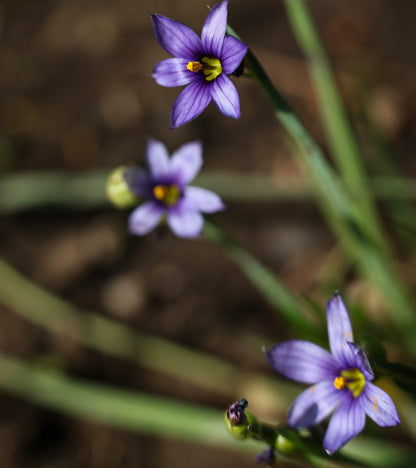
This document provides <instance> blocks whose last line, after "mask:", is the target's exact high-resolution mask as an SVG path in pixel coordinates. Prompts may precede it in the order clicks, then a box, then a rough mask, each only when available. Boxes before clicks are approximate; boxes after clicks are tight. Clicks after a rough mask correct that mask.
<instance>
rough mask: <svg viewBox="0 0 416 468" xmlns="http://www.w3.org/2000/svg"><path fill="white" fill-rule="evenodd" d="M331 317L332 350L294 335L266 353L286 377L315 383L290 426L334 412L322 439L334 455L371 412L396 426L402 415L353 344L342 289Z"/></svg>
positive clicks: (331, 307)
mask: <svg viewBox="0 0 416 468" xmlns="http://www.w3.org/2000/svg"><path fill="white" fill-rule="evenodd" d="M326 316H327V322H328V336H329V344H330V348H331V352H332V354H330V353H329V352H328V351H326V350H325V349H323V348H321V347H320V346H317V345H315V344H313V343H310V342H309V341H302V340H290V341H286V342H284V343H280V344H277V345H275V346H272V347H271V348H270V349H269V350H268V351H267V352H266V357H267V359H268V361H269V363H270V364H271V365H272V367H273V368H274V369H275V370H277V371H278V372H280V373H281V374H282V375H284V376H285V377H287V378H289V379H292V380H296V381H298V382H302V383H307V384H313V385H312V386H311V387H309V388H308V389H307V390H305V391H304V392H302V393H301V394H300V395H299V396H298V397H297V398H296V400H295V401H294V403H293V405H292V407H291V409H290V410H289V414H288V424H289V425H290V426H292V427H296V428H299V427H308V426H313V425H315V424H318V423H319V422H321V421H322V420H323V419H325V418H326V417H327V416H329V414H330V413H332V412H333V413H334V414H333V416H332V418H331V420H330V422H329V425H328V429H327V431H326V434H325V437H324V440H323V446H324V449H325V450H326V452H327V453H328V454H329V455H331V454H333V453H334V452H335V451H337V450H339V449H340V448H341V447H342V446H344V445H345V444H346V443H347V442H348V441H349V440H350V439H352V438H353V437H354V436H356V435H357V434H358V433H360V432H361V431H362V430H363V428H364V425H365V416H366V415H367V416H369V417H370V418H371V419H372V420H373V421H375V422H376V423H377V424H378V425H379V426H396V425H397V424H400V418H399V415H398V413H397V410H396V407H395V406H394V403H393V401H392V399H391V398H390V397H389V395H387V393H385V392H384V391H383V390H381V389H380V388H378V387H376V386H375V385H374V384H372V383H371V381H372V380H373V379H374V374H373V371H372V370H371V367H370V364H369V362H368V359H367V356H366V355H365V353H364V352H363V351H362V350H361V349H360V348H359V347H358V346H357V345H355V344H354V343H353V335H352V328H351V322H350V318H349V316H348V311H347V309H346V307H345V305H344V303H343V302H342V299H341V297H340V296H339V295H338V294H334V296H333V297H332V299H330V300H329V301H328V304H327V307H326Z"/></svg>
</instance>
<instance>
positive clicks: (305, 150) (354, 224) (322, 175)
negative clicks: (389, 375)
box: [228, 28, 416, 355]
mask: <svg viewBox="0 0 416 468" xmlns="http://www.w3.org/2000/svg"><path fill="white" fill-rule="evenodd" d="M228 32H229V33H230V34H233V35H235V36H236V37H237V38H238V36H237V35H236V34H235V33H234V31H232V29H231V28H228ZM246 66H247V67H248V68H249V69H250V70H251V71H252V73H253V75H254V76H255V78H256V81H257V82H258V84H259V85H260V87H261V89H262V90H263V92H264V93H265V95H266V97H267V98H268V100H269V101H270V103H271V105H272V107H273V110H274V114H275V116H276V118H277V119H278V120H279V121H280V123H281V124H282V125H283V127H284V128H285V129H286V130H287V132H288V133H289V135H290V136H291V137H292V140H293V145H294V148H295V154H296V156H297V157H298V158H299V160H300V162H301V163H302V164H303V165H304V166H305V167H306V168H307V170H308V172H309V175H310V177H311V182H312V183H313V187H314V190H315V193H316V195H317V197H318V201H319V206H320V207H321V209H322V210H323V212H324V214H325V217H326V219H327V221H328V222H329V224H330V225H331V227H332V229H333V230H334V233H335V234H336V235H337V237H338V238H339V239H340V241H341V243H342V245H343V246H344V248H345V249H346V250H347V252H348V253H349V254H350V256H351V258H352V259H354V261H355V262H356V263H357V266H358V268H359V269H360V270H361V272H362V274H364V275H365V276H366V277H368V278H369V279H370V280H371V281H372V282H373V283H374V284H375V285H376V286H377V287H378V289H379V291H380V292H382V293H384V295H385V298H386V301H387V302H388V303H389V305H390V311H391V315H390V317H391V320H392V321H393V322H394V323H395V325H396V327H397V329H398V330H400V331H401V334H402V337H403V342H404V343H405V344H406V346H407V347H408V349H409V351H410V352H412V353H413V355H416V342H415V340H414V336H415V334H416V315H415V308H414V305H413V303H412V300H411V298H410V294H409V292H408V291H407V289H406V288H405V286H404V285H403V283H402V282H401V280H400V278H399V277H398V275H397V273H396V272H395V271H394V269H393V267H392V259H391V258H390V256H389V255H388V252H387V249H386V248H385V247H384V242H383V239H382V238H381V237H380V235H379V234H375V232H374V229H373V227H374V226H372V224H371V222H369V221H370V220H369V218H368V217H367V216H366V213H365V211H363V210H361V205H360V204H359V203H356V202H355V201H354V200H353V199H351V197H350V196H349V195H348V193H347V192H346V190H345V188H344V187H343V185H342V184H341V182H340V180H339V178H338V177H337V176H336V175H335V174H334V172H333V170H332V169H331V168H330V166H329V164H328V163H327V161H326V159H325V157H324V155H323V153H322V150H321V149H320V148H319V146H318V145H317V144H316V143H315V142H314V140H313V139H312V137H311V136H310V135H309V133H308V131H307V130H306V128H305V127H304V126H303V124H302V123H301V121H300V120H299V119H298V117H297V116H296V115H295V114H294V112H293V111H292V110H291V109H290V107H289V105H288V103H287V102H286V101H285V100H284V99H283V97H282V96H281V95H280V94H279V93H278V92H277V90H276V88H275V87H274V86H273V84H272V82H271V81H270V79H269V77H268V76H267V74H266V73H265V71H264V69H263V68H262V66H261V65H260V63H259V62H258V60H257V59H256V57H255V56H254V55H253V53H252V52H251V51H250V50H249V51H248V52H247V55H246Z"/></svg>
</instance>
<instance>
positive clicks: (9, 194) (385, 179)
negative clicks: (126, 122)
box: [0, 170, 416, 215]
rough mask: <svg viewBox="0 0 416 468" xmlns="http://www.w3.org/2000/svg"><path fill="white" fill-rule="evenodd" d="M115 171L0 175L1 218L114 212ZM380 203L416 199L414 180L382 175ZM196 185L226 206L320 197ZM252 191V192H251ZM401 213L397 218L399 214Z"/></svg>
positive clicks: (249, 180)
mask: <svg viewBox="0 0 416 468" xmlns="http://www.w3.org/2000/svg"><path fill="white" fill-rule="evenodd" d="M109 174H110V172H109V171H107V170H103V171H86V172H83V173H82V174H74V173H71V172H68V171H36V172H24V173H9V174H4V175H1V176H0V215H6V214H13V213H21V212H24V211H27V210H31V209H32V210H33V209H44V208H45V207H48V206H56V207H60V208H66V209H71V210H87V209H89V210H95V209H98V208H106V207H109V206H110V205H109V202H108V201H107V199H106V194H105V186H106V182H107V179H108V176H109ZM369 183H370V187H371V190H372V193H373V194H374V196H375V197H377V198H378V199H380V200H397V201H400V200H406V199H408V200H415V199H416V181H415V179H412V178H404V177H393V176H385V175H379V176H374V177H372V178H371V179H370V181H369ZM195 185H198V186H201V187H205V188H207V189H210V190H213V191H214V192H216V193H218V195H220V196H221V198H222V199H224V200H226V201H249V202H253V201H254V202H258V201H295V202H296V201H299V202H303V201H305V200H309V199H310V197H311V195H313V194H314V193H315V190H314V189H313V186H312V184H311V182H310V181H309V180H307V179H302V178H299V179H296V180H290V179H289V180H288V179H287V177H286V176H284V177H281V176H279V175H274V176H273V177H270V176H267V175H262V174H251V173H250V174H243V173H235V172H218V171H205V172H203V173H201V174H200V175H199V176H198V177H197V178H196V179H195ZM248 186H250V190H247V187H248ZM393 214H395V213H393Z"/></svg>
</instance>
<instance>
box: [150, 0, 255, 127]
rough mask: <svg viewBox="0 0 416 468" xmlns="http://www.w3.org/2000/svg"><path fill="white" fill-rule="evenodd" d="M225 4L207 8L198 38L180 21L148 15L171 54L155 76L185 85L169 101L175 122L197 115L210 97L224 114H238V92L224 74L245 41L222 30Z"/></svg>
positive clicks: (237, 61)
mask: <svg viewBox="0 0 416 468" xmlns="http://www.w3.org/2000/svg"><path fill="white" fill-rule="evenodd" d="M227 4H228V1H227V0H224V1H223V2H222V3H219V4H218V5H216V6H215V7H214V8H213V9H212V10H211V11H210V12H209V14H208V16H207V18H206V20H205V23H204V26H203V27H202V32H201V38H199V37H198V35H197V34H196V33H195V32H194V31H192V29H190V28H188V26H185V25H184V24H182V23H178V22H177V21H174V20H172V19H170V18H166V17H165V16H160V15H152V22H153V29H154V32H155V36H156V39H157V41H158V42H159V44H160V45H161V46H162V47H163V48H164V49H165V50H166V51H167V52H169V54H171V55H172V56H173V57H174V58H169V59H166V60H162V62H160V63H158V64H157V65H156V66H155V68H154V69H153V75H152V76H153V78H155V80H156V82H157V83H158V84H160V85H162V86H167V87H175V86H183V85H188V86H187V87H186V88H185V89H184V90H183V91H182V92H181V93H180V94H179V96H178V97H177V98H176V101H175V102H174V104H173V106H172V111H171V124H172V127H173V128H177V127H179V126H181V125H184V124H186V123H188V122H189V121H190V120H192V119H194V118H195V117H197V116H198V115H199V114H200V113H201V112H202V111H203V110H204V109H205V108H206V107H207V106H208V104H209V103H210V102H211V99H212V100H213V101H214V102H215V104H216V105H217V107H218V109H219V110H220V111H221V112H222V113H223V114H224V115H227V116H229V117H234V118H236V119H238V118H239V117H240V100H239V97H238V93H237V90H236V88H235V86H234V85H233V83H232V82H231V80H230V79H229V78H228V76H227V75H229V74H231V73H233V72H234V71H235V70H236V69H237V68H238V66H239V65H240V64H241V62H242V60H243V58H244V56H245V55H246V52H247V46H246V45H245V44H243V43H242V42H240V41H238V40H237V39H235V38H234V37H232V36H225V30H226V27H227Z"/></svg>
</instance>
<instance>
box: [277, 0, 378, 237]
mask: <svg viewBox="0 0 416 468" xmlns="http://www.w3.org/2000/svg"><path fill="white" fill-rule="evenodd" d="M285 5H286V9H287V12H288V16H289V20H290V23H291V25H292V29H293V31H294V33H295V36H296V38H297V40H298V43H299V45H300V47H301V49H302V51H303V53H304V54H305V56H306V58H307V60H308V64H309V67H310V70H311V75H312V79H313V83H314V88H315V90H316V92H317V96H318V102H319V104H320V108H321V114H322V121H323V124H324V128H325V132H326V135H327V139H328V142H329V147H330V149H331V154H332V155H333V156H334V158H335V162H336V164H337V167H338V168H339V170H340V173H341V177H342V179H343V181H344V182H345V185H346V187H347V188H348V190H349V193H350V194H351V195H352V196H353V198H354V199H355V200H356V201H357V202H359V203H360V205H361V209H362V210H363V211H364V212H365V214H366V216H368V218H369V223H371V225H372V226H373V228H374V231H378V232H379V233H380V242H382V236H381V232H382V230H381V225H380V222H379V220H378V216H377V213H376V210H375V207H374V204H373V201H372V193H371V191H370V190H369V187H368V182H367V176H366V171H365V167H364V163H363V159H362V154H361V152H360V149H359V147H358V144H357V140H356V137H355V135H354V132H353V130H352V128H351V125H350V123H349V120H348V117H347V114H346V112H345V109H344V107H343V104H342V100H341V97H340V95H339V92H338V89H337V86H336V84H335V78H334V76H333V73H332V70H331V67H330V65H329V60H328V57H327V55H326V53H325V50H324V48H323V46H322V44H321V41H320V38H319V34H318V31H317V30H316V27H315V24H314V22H313V19H312V16H311V14H310V11H309V6H308V4H307V2H299V1H292V0H285ZM383 243H384V242H383ZM384 244H385V243H384Z"/></svg>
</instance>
